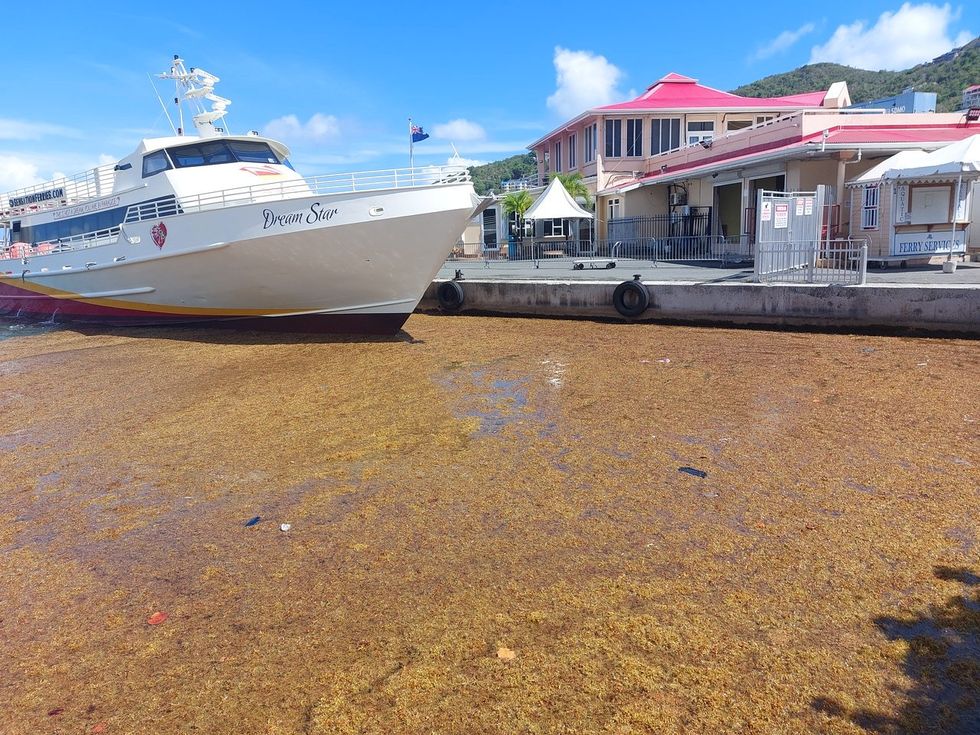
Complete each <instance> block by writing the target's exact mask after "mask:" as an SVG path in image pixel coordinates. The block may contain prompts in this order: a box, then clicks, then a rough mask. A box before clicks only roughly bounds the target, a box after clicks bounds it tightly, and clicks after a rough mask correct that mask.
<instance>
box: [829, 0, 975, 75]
mask: <svg viewBox="0 0 980 735" xmlns="http://www.w3.org/2000/svg"><path fill="white" fill-rule="evenodd" d="M959 17H960V11H959V10H956V11H954V10H953V9H952V7H951V6H950V5H949V4H948V3H947V4H945V5H932V4H930V3H922V4H921V5H913V4H912V3H903V4H902V6H901V7H900V8H899V9H898V10H896V11H895V12H884V13H882V14H881V15H880V16H879V18H878V20H877V22H876V23H875V24H874V25H873V26H870V27H868V26H867V24H866V22H865V21H863V20H858V21H855V22H854V23H851V24H850V25H842V26H838V28H837V30H836V31H834V35H833V36H831V37H830V40H829V41H827V43H825V44H823V45H822V46H815V47H814V48H813V49H812V51H811V53H810V63H811V64H814V63H817V62H821V61H831V62H834V63H837V64H845V65H847V66H854V67H857V68H859V69H871V70H875V71H878V70H881V69H891V70H897V69H907V68H908V67H910V66H915V65H916V64H921V63H922V62H924V61H929V60H931V59H933V58H935V57H936V56H939V55H941V54H944V53H946V52H947V51H949V50H950V49H952V48H954V47H955V46H961V45H963V44H964V43H966V41H968V40H969V39H970V38H972V37H973V34H972V33H970V32H969V31H966V30H963V31H960V32H959V33H958V34H957V35H956V38H955V39H953V38H950V35H949V34H950V32H951V29H950V25H951V24H952V23H954V22H955V21H957V20H959Z"/></svg>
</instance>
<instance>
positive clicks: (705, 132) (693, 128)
mask: <svg viewBox="0 0 980 735" xmlns="http://www.w3.org/2000/svg"><path fill="white" fill-rule="evenodd" d="M714 137H715V124H714V123H713V122H711V121H710V120H708V121H704V122H689V123H688V124H687V144H688V145H693V144H694V143H700V142H701V141H702V140H711V139H712V138H714Z"/></svg>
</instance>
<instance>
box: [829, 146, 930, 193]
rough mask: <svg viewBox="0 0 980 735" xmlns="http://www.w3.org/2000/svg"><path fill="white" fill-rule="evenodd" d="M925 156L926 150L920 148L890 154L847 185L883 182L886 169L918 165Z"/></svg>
mask: <svg viewBox="0 0 980 735" xmlns="http://www.w3.org/2000/svg"><path fill="white" fill-rule="evenodd" d="M925 156H926V152H925V151H923V150H920V149H916V150H912V151H899V152H898V153H896V154H895V155H894V156H890V157H889V158H886V159H885V160H884V161H882V162H881V163H879V164H878V165H876V166H873V167H871V168H869V169H868V170H867V171H865V172H864V173H863V174H861V175H860V176H858V177H856V178H853V179H851V180H850V181H848V182H847V185H848V186H870V185H872V184H878V183H881V177H882V176H884V175H885V172H886V171H889V170H891V169H896V168H903V167H905V166H916V165H918V164H919V163H920V162H921V161H922V159H923V157H925Z"/></svg>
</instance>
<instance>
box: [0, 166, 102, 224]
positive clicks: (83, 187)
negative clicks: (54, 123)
mask: <svg viewBox="0 0 980 735" xmlns="http://www.w3.org/2000/svg"><path fill="white" fill-rule="evenodd" d="M114 182H115V165H114V164H111V163H107V164H105V165H103V166H99V167H97V168H92V169H89V170H88V171H83V172H82V173H80V174H75V175H73V176H63V177H60V178H57V179H52V180H50V181H45V182H43V183H41V184H33V185H31V186H25V187H23V188H21V189H16V190H14V191H8V192H5V193H3V194H0V216H16V215H24V214H32V213H34V212H38V211H41V210H44V209H56V208H58V207H64V206H66V205H70V204H77V203H79V202H85V201H88V200H90V199H98V198H100V197H104V196H107V195H108V194H111V193H112V189H113V185H114ZM44 195H47V196H44ZM42 197H43V198H42ZM19 199H28V200H29V201H28V202H25V203H24V204H19V203H18V200H19Z"/></svg>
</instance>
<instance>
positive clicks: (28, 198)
mask: <svg viewBox="0 0 980 735" xmlns="http://www.w3.org/2000/svg"><path fill="white" fill-rule="evenodd" d="M64 198H65V189H64V187H61V186H59V187H58V188H57V189H47V190H45V191H36V192H34V193H33V194H25V195H24V196H22V197H10V206H11V207H23V206H24V205H25V204H37V203H38V202H48V201H51V200H52V199H64Z"/></svg>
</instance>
